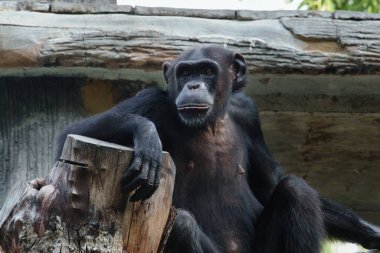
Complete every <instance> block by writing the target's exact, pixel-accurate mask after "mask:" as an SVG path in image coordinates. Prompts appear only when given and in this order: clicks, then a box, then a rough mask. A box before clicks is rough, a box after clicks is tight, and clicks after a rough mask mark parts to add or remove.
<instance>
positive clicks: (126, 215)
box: [0, 135, 175, 253]
mask: <svg viewBox="0 0 380 253" xmlns="http://www.w3.org/2000/svg"><path fill="white" fill-rule="evenodd" d="M132 157H133V150H132V149H130V148H127V147H123V146H119V145H116V144H112V143H107V142H103V141H99V140H95V139H91V138H87V137H83V136H78V135H69V136H68V138H67V140H66V142H65V146H64V149H63V152H62V156H61V159H60V161H58V162H57V163H56V164H55V165H54V167H53V169H52V172H51V174H50V176H49V177H47V178H45V179H35V180H32V181H31V182H29V183H27V184H25V185H24V186H19V187H16V188H15V189H14V190H13V192H11V193H10V195H9V196H8V198H7V200H6V202H5V205H4V206H3V208H2V210H1V212H0V238H2V240H0V252H7V253H11V252H12V253H13V252H128V253H129V252H136V253H146V252H159V251H160V250H162V249H163V246H164V244H165V239H166V238H167V234H168V232H169V230H170V228H171V224H172V223H173V221H174V216H175V211H174V209H172V208H171V204H172V193H173V187H174V177H175V166H174V163H173V161H172V160H171V158H170V156H169V154H168V153H166V152H164V159H163V169H162V177H161V182H160V187H159V188H158V190H157V191H156V192H155V193H154V195H153V196H152V197H151V198H149V199H147V200H145V201H141V202H135V203H132V202H128V201H127V200H128V196H127V195H124V194H121V193H120V179H121V177H122V174H123V172H124V170H125V168H127V167H128V165H129V163H130V162H131V159H132ZM162 238H163V240H162ZM160 244H161V246H160Z"/></svg>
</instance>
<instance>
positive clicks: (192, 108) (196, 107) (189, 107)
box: [178, 104, 211, 113]
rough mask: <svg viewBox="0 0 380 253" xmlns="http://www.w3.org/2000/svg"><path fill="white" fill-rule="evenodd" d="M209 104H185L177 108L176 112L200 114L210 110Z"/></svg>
mask: <svg viewBox="0 0 380 253" xmlns="http://www.w3.org/2000/svg"><path fill="white" fill-rule="evenodd" d="M210 107H211V105H209V104H186V105H181V106H178V111H179V112H181V113H202V112H207V111H208V110H209V109H210Z"/></svg>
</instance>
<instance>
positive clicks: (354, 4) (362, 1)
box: [290, 0, 380, 13]
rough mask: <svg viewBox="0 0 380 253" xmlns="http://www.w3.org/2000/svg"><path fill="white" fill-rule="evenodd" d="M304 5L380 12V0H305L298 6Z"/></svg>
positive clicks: (330, 9)
mask: <svg viewBox="0 0 380 253" xmlns="http://www.w3.org/2000/svg"><path fill="white" fill-rule="evenodd" d="M290 1H293V0H290ZM302 7H306V8H307V9H308V10H319V11H335V10H351V11H365V12H371V13H379V12H380V0H303V1H302V2H301V4H300V5H299V6H298V8H299V9H300V8H302Z"/></svg>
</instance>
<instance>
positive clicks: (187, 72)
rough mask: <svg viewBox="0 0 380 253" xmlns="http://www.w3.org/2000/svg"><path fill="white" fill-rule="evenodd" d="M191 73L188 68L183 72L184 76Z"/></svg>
mask: <svg viewBox="0 0 380 253" xmlns="http://www.w3.org/2000/svg"><path fill="white" fill-rule="evenodd" d="M189 74H190V73H189V71H188V70H184V71H183V72H182V75H183V76H188V75H189Z"/></svg>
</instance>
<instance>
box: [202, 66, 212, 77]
mask: <svg viewBox="0 0 380 253" xmlns="http://www.w3.org/2000/svg"><path fill="white" fill-rule="evenodd" d="M203 74H204V75H208V76H211V75H212V74H213V73H212V70H211V68H206V69H205V70H204V71H203Z"/></svg>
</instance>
